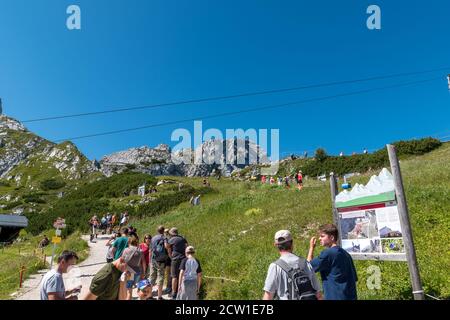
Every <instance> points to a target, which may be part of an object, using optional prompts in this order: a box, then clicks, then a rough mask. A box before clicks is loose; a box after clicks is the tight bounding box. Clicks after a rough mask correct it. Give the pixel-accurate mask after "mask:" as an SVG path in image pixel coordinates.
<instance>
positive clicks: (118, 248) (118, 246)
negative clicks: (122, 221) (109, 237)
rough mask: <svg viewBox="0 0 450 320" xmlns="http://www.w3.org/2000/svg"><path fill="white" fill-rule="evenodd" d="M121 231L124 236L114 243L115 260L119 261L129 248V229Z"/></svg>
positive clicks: (123, 228)
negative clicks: (124, 251)
mask: <svg viewBox="0 0 450 320" xmlns="http://www.w3.org/2000/svg"><path fill="white" fill-rule="evenodd" d="M120 231H121V232H120V234H121V235H122V236H121V237H120V238H117V239H116V240H115V241H114V243H113V249H112V254H113V255H114V260H117V259H119V258H120V257H121V256H122V253H123V250H125V248H126V247H128V228H127V227H122V229H121V230H120Z"/></svg>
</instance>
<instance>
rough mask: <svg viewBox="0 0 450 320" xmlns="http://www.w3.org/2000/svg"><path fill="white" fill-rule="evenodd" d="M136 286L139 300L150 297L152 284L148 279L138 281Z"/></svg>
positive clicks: (149, 298)
mask: <svg viewBox="0 0 450 320" xmlns="http://www.w3.org/2000/svg"><path fill="white" fill-rule="evenodd" d="M136 287H137V294H138V297H139V300H151V299H152V285H151V283H150V281H148V279H144V280H141V281H139V282H138V284H137V286H136Z"/></svg>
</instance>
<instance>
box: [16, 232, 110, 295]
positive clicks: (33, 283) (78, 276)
mask: <svg viewBox="0 0 450 320" xmlns="http://www.w3.org/2000/svg"><path fill="white" fill-rule="evenodd" d="M83 239H84V240H86V241H87V242H88V244H89V248H90V251H89V257H88V258H87V259H86V260H84V261H83V262H82V263H80V264H78V265H77V267H78V268H77V267H74V268H73V269H72V271H71V272H70V273H68V274H64V285H65V287H66V290H70V289H72V288H74V287H76V286H78V285H80V284H81V285H82V289H81V294H80V297H82V296H83V295H84V294H85V293H86V292H87V290H88V289H89V286H90V284H91V280H92V278H93V277H94V275H95V274H96V273H97V271H98V270H100V269H101V268H102V267H103V266H104V265H105V264H106V258H105V257H106V252H107V249H108V248H107V247H106V242H107V241H108V239H109V236H108V235H99V236H98V239H96V242H93V243H91V242H89V236H83ZM48 262H50V258H49V259H48ZM47 271H48V270H40V271H38V274H35V275H32V276H31V277H30V278H29V279H27V280H26V281H25V282H24V283H23V286H22V289H21V290H20V291H19V292H18V293H17V294H16V300H39V299H40V295H39V284H40V282H41V280H42V278H43V277H44V275H45V273H46V272H47Z"/></svg>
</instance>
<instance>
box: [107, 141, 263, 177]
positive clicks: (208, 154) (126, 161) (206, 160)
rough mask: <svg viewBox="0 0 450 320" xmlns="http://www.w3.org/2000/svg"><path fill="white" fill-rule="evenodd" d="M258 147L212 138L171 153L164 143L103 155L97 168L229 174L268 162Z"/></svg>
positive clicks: (168, 173)
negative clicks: (192, 146)
mask: <svg viewBox="0 0 450 320" xmlns="http://www.w3.org/2000/svg"><path fill="white" fill-rule="evenodd" d="M259 151H260V149H259V146H257V145H256V144H254V143H253V142H250V141H248V140H238V139H234V140H211V141H207V142H205V143H203V144H202V145H200V146H199V147H197V149H195V150H192V149H183V150H178V151H175V152H172V151H171V149H170V147H169V146H167V145H164V144H161V145H159V146H157V147H156V148H149V147H146V146H144V147H140V148H132V149H129V150H126V151H121V152H117V153H114V154H111V155H108V156H105V157H104V158H103V159H102V160H101V161H100V170H101V172H103V174H105V175H106V176H111V175H112V174H114V173H120V172H123V171H125V170H135V171H139V172H144V173H148V174H151V175H155V176H159V175H172V176H188V177H193V176H211V175H216V174H221V175H223V176H230V175H231V174H232V173H233V172H235V171H236V170H240V169H243V168H245V167H246V166H248V165H249V164H250V163H256V162H257V161H259V163H268V160H267V156H266V155H265V154H264V155H262V156H259V155H258V152H259Z"/></svg>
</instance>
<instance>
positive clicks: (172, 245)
mask: <svg viewBox="0 0 450 320" xmlns="http://www.w3.org/2000/svg"><path fill="white" fill-rule="evenodd" d="M169 235H170V239H169V241H168V242H167V246H166V249H167V251H168V253H169V257H170V258H171V259H172V264H171V266H170V275H171V276H172V299H176V298H177V293H178V277H179V275H180V266H181V261H183V259H184V258H186V255H185V250H186V248H187V246H188V242H187V241H186V239H185V238H183V237H182V236H180V235H179V234H178V229H177V228H171V229H170V230H169Z"/></svg>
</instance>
